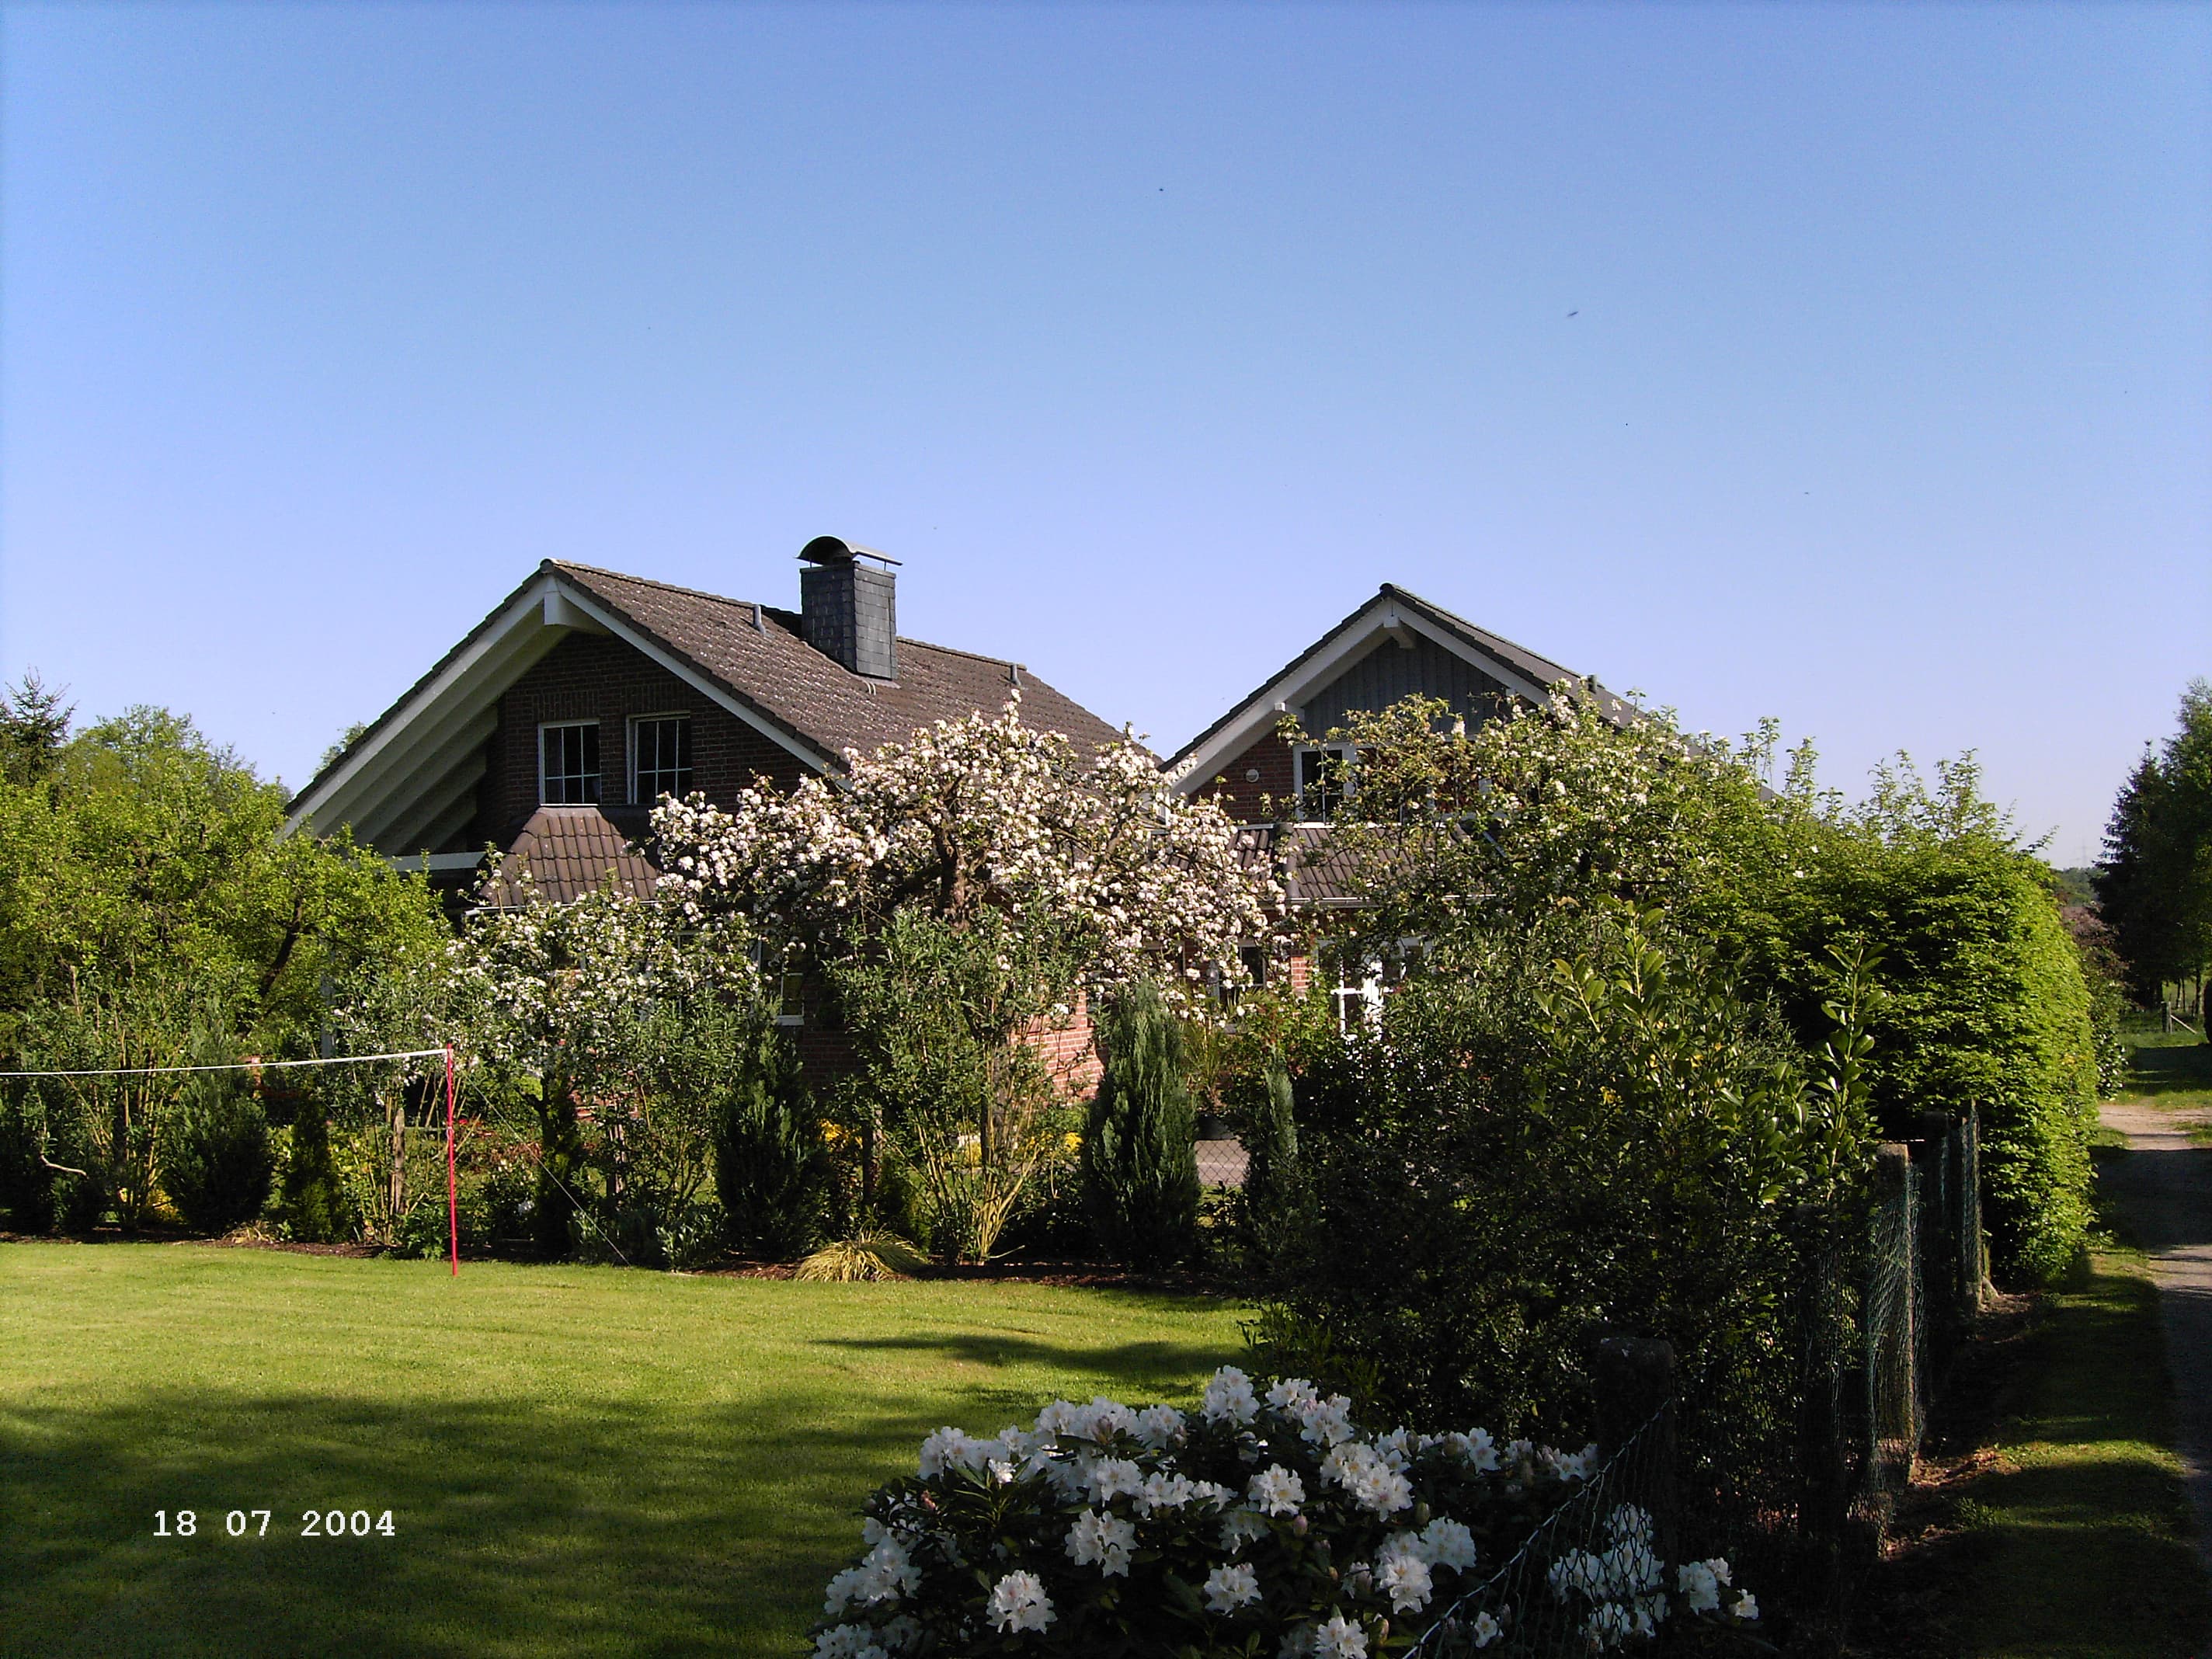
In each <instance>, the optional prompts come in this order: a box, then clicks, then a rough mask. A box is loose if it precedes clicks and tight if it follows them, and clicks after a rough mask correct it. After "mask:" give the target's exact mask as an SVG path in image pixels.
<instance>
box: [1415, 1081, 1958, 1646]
mask: <svg viewBox="0 0 2212 1659" xmlns="http://www.w3.org/2000/svg"><path fill="white" fill-rule="evenodd" d="M1916 1127H1918V1128H1919V1130H1920V1131H1921V1133H1920V1135H1919V1137H1918V1138H1917V1139H1916V1140H1914V1141H1911V1142H1909V1143H1892V1144H1889V1145H1887V1146H1883V1147H1882V1148H1881V1151H1880V1153H1879V1155H1878V1156H1877V1158H1876V1160H1875V1169H1874V1171H1873V1178H1872V1180H1871V1181H1870V1182H1869V1185H1868V1187H1867V1189H1866V1190H1865V1192H1864V1193H1863V1194H1862V1196H1861V1199H1860V1200H1859V1201H1858V1202H1857V1203H1856V1204H1855V1205H1853V1206H1850V1207H1849V1208H1848V1209H1845V1210H1844V1211H1841V1212H1831V1211H1826V1210H1820V1209H1813V1208H1807V1209H1804V1210H1801V1211H1799V1212H1796V1214H1795V1215H1794V1216H1792V1217H1791V1218H1790V1221H1789V1224H1788V1225H1787V1226H1785V1227H1784V1228H1783V1229H1781V1230H1780V1235H1779V1237H1778V1241H1777V1248H1778V1249H1781V1250H1784V1251H1785V1252H1786V1253H1787V1254H1788V1255H1789V1257H1790V1262H1789V1270H1788V1272H1787V1273H1786V1274H1785V1275H1784V1279H1785V1281H1786V1282H1787V1283H1788V1284H1789V1285H1790V1286H1791V1287H1792V1291H1791V1294H1792V1296H1793V1297H1794V1304H1795V1305H1794V1307H1793V1309H1792V1310H1791V1320H1790V1329H1791V1330H1793V1331H1794V1333H1795V1334H1794V1338H1793V1339H1792V1340H1791V1341H1790V1343H1789V1344H1788V1346H1787V1351H1786V1352H1782V1353H1774V1352H1765V1353H1762V1354H1759V1355H1755V1356H1751V1357H1749V1358H1747V1360H1746V1361H1745V1362H1744V1363H1745V1364H1747V1365H1748V1366H1750V1367H1751V1368H1752V1369H1753V1370H1754V1371H1755V1373H1756V1375H1757V1376H1758V1377H1759V1380H1760V1383H1761V1384H1762V1386H1761V1387H1759V1388H1751V1389H1747V1388H1745V1387H1744V1386H1743V1382H1744V1379H1743V1377H1742V1376H1734V1377H1729V1378H1722V1377H1719V1376H1717V1375H1715V1374H1711V1373H1708V1374H1704V1375H1699V1376H1685V1377H1683V1378H1681V1379H1680V1381H1679V1382H1678V1381H1676V1380H1675V1379H1674V1378H1673V1377H1672V1376H1671V1374H1670V1375H1669V1376H1668V1380H1667V1381H1666V1383H1664V1385H1663V1390H1662V1391H1663V1394H1664V1397H1665V1403H1664V1404H1663V1405H1662V1406H1661V1407H1658V1408H1657V1409H1656V1410H1652V1409H1651V1408H1650V1407H1649V1405H1648V1403H1647V1404H1643V1405H1639V1406H1638V1407H1637V1410H1638V1413H1639V1415H1638V1417H1636V1418H1635V1419H1634V1424H1635V1426H1634V1427H1633V1431H1632V1432H1628V1433H1625V1434H1621V1435H1620V1436H1619V1437H1617V1438H1618V1449H1617V1450H1614V1451H1613V1452H1612V1454H1611V1455H1609V1456H1608V1457H1607V1460H1606V1462H1605V1463H1604V1465H1603V1466H1602V1468H1600V1469H1599V1470H1598V1471H1597V1472H1596V1473H1595V1474H1594V1475H1593V1476H1592V1478H1591V1479H1590V1480H1589V1482H1588V1483H1587V1485H1585V1486H1583V1487H1581V1488H1579V1489H1578V1490H1577V1492H1576V1493H1575V1495H1574V1496H1573V1497H1572V1498H1571V1499H1569V1500H1568V1501H1567V1502H1566V1503H1565V1504H1563V1505H1562V1506H1561V1508H1560V1509H1559V1510H1558V1511H1557V1512H1556V1513H1554V1514H1553V1516H1550V1517H1548V1518H1547V1520H1546V1521H1545V1522H1543V1524H1542V1525H1541V1527H1539V1528H1537V1529H1536V1531H1535V1532H1534V1534H1531V1535H1530V1537H1529V1538H1528V1541H1527V1542H1526V1543H1525V1544H1524V1545H1523V1546H1522V1547H1521V1548H1520V1549H1519V1550H1518V1551H1517V1552H1516V1553H1515V1554H1514V1555H1513V1556H1512V1557H1511V1558H1510V1559H1508V1560H1507V1561H1506V1562H1505V1563H1504V1565H1501V1566H1500V1567H1499V1568H1498V1571H1496V1572H1495V1573H1493V1574H1492V1576H1491V1577H1489V1578H1488V1579H1486V1581H1484V1582H1483V1583H1481V1584H1480V1585H1479V1586H1477V1587H1476V1588H1475V1589H1473V1590H1471V1591H1469V1592H1468V1594H1467V1595H1463V1596H1462V1598H1461V1599H1460V1601H1458V1602H1456V1603H1455V1604H1454V1605H1453V1606H1452V1607H1449V1608H1448V1609H1446V1610H1445V1611H1444V1613H1443V1614H1442V1615H1441V1616H1439V1617H1438V1618H1437V1620H1436V1622H1435V1623H1434V1625H1433V1626H1431V1628H1430V1629H1428V1630H1427V1631H1425V1632H1424V1633H1423V1634H1422V1635H1421V1636H1420V1637H1419V1639H1418V1640H1417V1641H1416V1642H1415V1643H1414V1644H1413V1648H1412V1649H1411V1651H1412V1652H1415V1653H1420V1654H1429V1655H1448V1654H1449V1655H1456V1654H1463V1653H1473V1652H1476V1651H1478V1650H1479V1651H1481V1652H1482V1653H1484V1654H1486V1655H1494V1654H1514V1655H1522V1654H1527V1655H1553V1654H1570V1653H1573V1654H1586V1653H1591V1652H1597V1651H1604V1650H1609V1649H1611V1648H1613V1647H1615V1646H1618V1645H1622V1644H1638V1645H1640V1644H1641V1643H1642V1639H1643V1638H1644V1637H1645V1636H1647V1635H1654V1634H1663V1633H1664V1626H1662V1624H1661V1619H1660V1613H1659V1607H1658V1605H1657V1604H1656V1601H1654V1600H1653V1599H1652V1598H1654V1597H1656V1596H1659V1595H1662V1594H1680V1593H1681V1592H1682V1591H1684V1590H1685V1589H1686V1588H1687V1587H1686V1586H1685V1585H1683V1584H1680V1583H1672V1582H1669V1583H1662V1582H1661V1576H1662V1574H1663V1575H1664V1576H1665V1577H1668V1578H1669V1579H1671V1578H1673V1577H1674V1573H1675V1572H1676V1571H1677V1569H1678V1567H1679V1566H1680V1564H1684V1563H1698V1562H1700V1561H1710V1560H1711V1559H1713V1558H1716V1557H1723V1558H1726V1559H1727V1560H1728V1561H1729V1563H1731V1564H1732V1567H1733V1571H1734V1574H1735V1583H1737V1584H1738V1585H1740V1586H1755V1587H1756V1589H1757V1593H1758V1597H1759V1601H1760V1602H1761V1603H1763V1604H1764V1605H1765V1607H1767V1608H1769V1609H1770V1616H1768V1617H1767V1618H1765V1620H1763V1622H1762V1626H1761V1628H1762V1629H1763V1630H1764V1631H1765V1632H1767V1633H1768V1634H1770V1635H1773V1636H1778V1635H1780V1634H1781V1633H1782V1631H1783V1630H1784V1629H1786V1630H1787V1631H1789V1632H1790V1633H1791V1638H1792V1641H1793V1645H1794V1644H1795V1641H1796V1638H1809V1639H1812V1640H1813V1641H1814V1644H1815V1645H1819V1643H1820V1637H1819V1635H1818V1632H1823V1631H1826V1632H1830V1633H1831V1636H1832V1634H1833V1633H1834V1632H1838V1631H1839V1630H1840V1629H1841V1627H1842V1626H1843V1625H1844V1622H1845V1620H1846V1619H1847V1616H1848V1612H1849V1607H1850V1600H1851V1596H1852V1593H1853V1591H1854V1590H1855V1589H1856V1587H1857V1583H1858V1582H1859V1580H1860V1578H1861V1577H1862V1576H1863V1572H1864V1571H1865V1569H1866V1568H1867V1567H1868V1566H1869V1565H1870V1564H1871V1563H1872V1562H1873V1561H1874V1560H1875V1559H1877V1554H1878V1550H1879V1546H1880V1543H1881V1536H1882V1534H1883V1531H1884V1529H1885V1528H1886V1527H1887V1523H1888V1522H1889V1520H1890V1517H1891V1516H1892V1514H1893V1510H1894V1508H1895V1505H1896V1503H1897V1500H1898V1498H1899V1494H1900V1493H1901V1492H1902V1491H1903V1490H1904V1488H1905V1485H1906V1483H1907V1482H1909V1481H1910V1480H1911V1476H1912V1471H1913V1466H1914V1461H1915V1459H1916V1457H1917V1454H1918V1452H1919V1449H1920V1447H1921V1444H1922V1441H1923V1437H1924V1435H1925V1433H1926V1431H1927V1425H1928V1408H1929V1401H1930V1399H1931V1398H1932V1396H1933V1395H1934V1392H1935V1379H1936V1376H1937V1375H1938V1374H1939V1372H1940V1370H1941V1369H1942V1366H1943V1365H1944V1364H1946V1363H1947V1362H1948V1358H1949V1356H1950V1354H1951V1353H1952V1352H1954V1351H1955V1350H1956V1348H1957V1347H1958V1346H1959V1345H1960V1344H1961V1343H1962V1342H1963V1341H1965V1340H1966V1338H1967V1337H1968V1336H1969V1335H1970V1334H1972V1328H1973V1322H1974V1316H1975V1314H1976V1312H1977V1311H1978V1309H1979V1308H1980V1307H1981V1306H1982V1305H1983V1304H1984V1296H1985V1293H1986V1288H1987V1265H1988V1264H1987V1255H1986V1249H1985V1245H1984V1239H1983V1236H1982V1225H1981V1213H1980V1180H1979V1176H1980V1170H1979V1162H1980V1157H1979V1138H1978V1124H1977V1121H1976V1117H1975V1115H1974V1114H1972V1113H1971V1112H1970V1113H1968V1114H1966V1115H1964V1116H1963V1117H1952V1116H1946V1115H1932V1114H1931V1115H1929V1116H1927V1117H1925V1118H1923V1120H1922V1121H1920V1123H1919V1124H1917V1126H1916ZM1601 1346H1602V1345H1601ZM1632 1346H1637V1345H1632ZM1640 1346H1647V1347H1656V1348H1660V1349H1662V1350H1663V1349H1664V1348H1665V1345H1664V1344H1645V1345H1640ZM1595 1381H1596V1383H1597V1398H1598V1403H1599V1409H1600V1412H1601V1415H1603V1414H1604V1413H1605V1412H1606V1410H1607V1397H1608V1395H1612V1396H1613V1399H1614V1406H1613V1416H1614V1420H1615V1421H1616V1423H1620V1424H1623V1425H1626V1423H1627V1422H1628V1421H1629V1419H1624V1418H1622V1417H1621V1416H1620V1388H1621V1383H1620V1377H1619V1376H1615V1377H1613V1378H1612V1379H1608V1378H1607V1376H1606V1375H1605V1372H1604V1369H1603V1367H1602V1366H1598V1367H1596V1368H1595ZM1631 1397H1632V1398H1635V1399H1638V1400H1648V1395H1645V1394H1637V1393H1636V1392H1635V1391H1634V1390H1631ZM1723 1402H1725V1404H1724V1405H1723ZM1607 1443H1608V1444H1611V1443H1612V1442H1607ZM1706 1588H1707V1589H1708V1590H1710V1587H1709V1586H1708V1587H1706ZM1771 1614H1779V1615H1781V1616H1780V1618H1779V1619H1778V1620H1777V1619H1775V1618H1773V1617H1772V1616H1771Z"/></svg>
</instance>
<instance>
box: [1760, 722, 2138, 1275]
mask: <svg viewBox="0 0 2212 1659" xmlns="http://www.w3.org/2000/svg"><path fill="white" fill-rule="evenodd" d="M1940 772H1941V775H1942V780H1943V782H1942V788H1941V790H1940V791H1938V792H1936V793H1929V792H1928V791H1926V790H1924V789H1922V788H1921V787H1919V785H1918V783H1917V779H1914V778H1912V777H1910V776H1909V775H1908V776H1905V777H1902V778H1900V777H1899V776H1898V775H1894V774H1887V775H1885V776H1884V779H1883V784H1884V787H1883V788H1882V789H1881V792H1880V793H1878V795H1877V798H1876V801H1875V805H1874V806H1873V807H1872V808H1871V809H1869V811H1865V812H1863V813H1862V814H1860V815H1859V816H1858V817H1857V821H1856V822H1855V823H1851V824H1850V825H1849V826H1847V827H1846V829H1845V830H1844V832H1843V833H1839V834H1838V835H1837V836H1833V837H1832V839H1831V840H1830V841H1829V842H1827V844H1826V847H1825V848H1823V850H1822V853H1821V854H1820V857H1819V858H1818V860H1816V861H1815V862H1814V864H1813V865H1812V866H1811V867H1810V868H1809V869H1808V873H1807V878H1806V879H1805V881H1804V883H1803V884H1802V885H1803V891H1802V896H1801V898H1800V900H1799V906H1800V910H1799V915H1797V917H1796V919H1795V929H1796V939H1797V940H1798V949H1799V960H1800V961H1801V962H1802V963H1818V962H1819V960H1820V951H1822V950H1823V948H1824V947H1826V948H1834V947H1836V946H1838V945H1844V944H1847V943H1858V944H1862V945H1868V946H1871V947H1873V948H1876V949H1878V950H1879V951H1881V961H1880V963H1879V966H1878V968H1877V969H1876V970H1875V977H1876V979H1877V980H1878V981H1879V982H1880V984H1881V987H1882V991H1883V994H1882V995H1881V997H1880V998H1879V999H1877V1000H1875V1003H1874V1004H1873V1005H1872V1007H1871V1011H1870V1013H1869V1022H1868V1036H1869V1037H1870V1038H1871V1040H1872V1042H1873V1050H1872V1058H1871V1063H1870V1066H1869V1076H1870V1079H1871V1083H1872V1088H1873V1093H1874V1101H1875V1111H1876V1115H1877V1117H1878V1119H1879V1120H1880V1121H1881V1126H1882V1127H1883V1128H1884V1129H1885V1130H1886V1131H1887V1132H1888V1133H1893V1134H1900V1133H1917V1132H1918V1131H1917V1127H1916V1125H1915V1123H1914V1121H1913V1115H1914V1114H1915V1113H1917V1112H1919V1111H1922V1110H1927V1109H1940V1110H1945V1111H1948V1112H1950V1113H1952V1114H1954V1115H1964V1114H1965V1113H1966V1111H1967V1110H1968V1109H1970V1108H1973V1109H1978V1110H1979V1113H1980V1119H1981V1137H1982V1178H1983V1187H1984V1194H1983V1195H1984V1211H1983V1213H1984V1217H1985V1218H1986V1220H1987V1225H1988V1226H1989V1229H1990V1246H1991V1261H1992V1267H1993V1270H1994V1272H1995V1273H1996V1274H1997V1275H1998V1277H1999V1278H2001V1279H2006V1280H2009V1281H2011V1282H2015V1283H2025V1284H2034V1283H2045V1282H2048V1281H2050V1280H2051V1279H2054V1278H2056V1277H2057V1276H2058V1275H2060V1274H2062V1273H2064V1272H2065V1271H2066V1270H2067V1269H2068V1268H2069V1267H2070V1266H2071V1265H2072V1264H2073V1262H2074V1261H2075V1260H2076V1259H2077V1258H2078V1256H2079V1255H2080V1253H2081V1249H2082V1248H2083V1244H2084V1241H2085V1239H2086V1237H2087V1229H2088V1225H2089V1218H2090V1212H2089V1185H2090V1180H2091V1170H2090V1164H2089V1152H2088V1136H2089V1130H2090V1129H2091V1127H2093V1125H2094V1122H2095V1119H2096V1104H2095V1101H2096V1093H2097V1081H2098V1049H2097V1039H2096V1034H2095V1031H2094V1030H2093V1025H2092V1022H2091V1001H2090V993H2089V988H2088V986H2087V982H2086V981H2085V980H2084V978H2083V975H2082V969H2081V958H2080V956H2079V953H2078V952H2077V951H2076V949H2075V945H2074V943H2073V941H2072V939H2069V936H2068V934H2067V932H2066V929H2065V927H2064V924H2063V922H2062V921H2060V919H2059V915H2058V908H2057V903H2056V902H2055V901H2054V898H2053V896H2052V895H2051V891H2050V889H2049V886H2048V884H2047V882H2046V880H2045V878H2043V876H2042V875H2041V872H2040V869H2039V866H2038V865H2037V863H2036V862H2035V860H2033V858H2032V857H2031V856H2030V855H2029V854H2026V853H2023V852H2021V851H2020V850H2018V849H2017V848H2015V846H2014V845H2013V843H2012V841H2011V838H2010V836H2008V835H2007V834H2006V833H2004V831H2003V830H2002V827H2001V825H2000V824H1999V823H1998V821H1997V819H1996V814H1995V813H1994V812H1993V811H1990V809H1989V808H1988V807H1987V806H1986V805H1985V804H1984V803H1982V802H1981V801H1980V799H1979V796H1978V791H1977V789H1976V787H1975V785H1976V775H1975V774H1974V773H1973V771H1972V768H1971V766H1965V767H1946V768H1942V769H1940ZM1798 980H1799V983H1800V985H1801V986H1802V985H1804V984H1805V983H1807V982H1808V981H1810V982H1811V983H1814V984H1818V983H1820V982H1821V976H1820V975H1817V974H1814V973H1811V972H1801V973H1800V975H1798Z"/></svg>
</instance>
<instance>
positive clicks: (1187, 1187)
mask: <svg viewBox="0 0 2212 1659" xmlns="http://www.w3.org/2000/svg"><path fill="white" fill-rule="evenodd" d="M1098 1038H1099V1042H1098V1047H1099V1053H1100V1057H1101V1059H1102V1060H1103V1066H1104V1069H1103V1073H1101V1075H1100V1077H1099V1079H1098V1089H1097V1093H1096V1094H1094V1095H1093V1096H1092V1097H1091V1110H1090V1114H1089V1116H1088V1119H1087V1121H1086V1123H1085V1130H1084V1135H1083V1161H1082V1171H1083V1188H1084V1199H1085V1207H1086V1208H1087V1209H1088V1211H1089V1212H1090V1215H1091V1231H1092V1232H1093V1233H1094V1234H1095V1235H1096V1236H1097V1240H1098V1243H1100V1244H1101V1245H1102V1246H1103V1248H1104V1249H1106V1251H1107V1252H1108V1254H1109V1255H1112V1256H1113V1257H1114V1258H1115V1260H1117V1261H1126V1262H1127V1263H1129V1264H1130V1265H1131V1266H1133V1267H1162V1266H1165V1265H1168V1264H1170V1263H1171V1262H1175V1261H1180V1260H1181V1259H1182V1258H1183V1257H1184V1256H1186V1255H1188V1254H1189V1252H1190V1249H1191V1248H1192V1246H1193V1245H1194V1243H1196V1240H1197V1231H1198V1151H1197V1139H1196V1127H1197V1120H1196V1117H1195V1115H1194V1113H1193V1111H1192V1109H1191V1099H1190V1090H1189V1086H1188V1083H1187V1081H1186V1079H1185V1078H1184V1075H1183V1042H1182V1026H1181V1024H1180V1022H1179V1021H1177V1019H1176V1017H1175V1013H1174V1012H1173V1010H1171V1009H1170V1008H1169V1006H1167V1004H1166V1002H1165V1000H1163V999H1162V997H1161V996H1160V994H1159V991H1158V987H1154V986H1152V985H1151V984H1150V983H1148V982H1143V981H1139V983H1137V984H1134V985H1129V986H1125V987H1123V988H1122V989H1121V991H1120V992H1118V993H1117V994H1115V998H1114V1000H1113V1001H1112V1002H1110V1003H1109V1004H1108V1005H1107V1007H1106V1010H1105V1018H1104V1019H1103V1022H1102V1023H1101V1025H1100V1027H1099V1032H1098Z"/></svg>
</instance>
